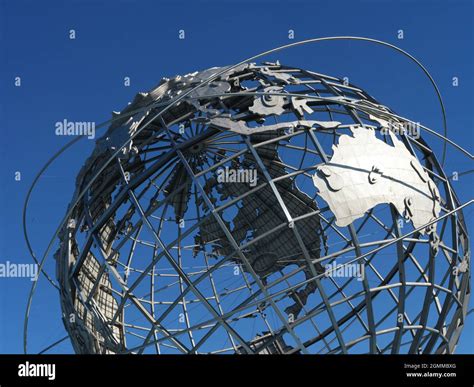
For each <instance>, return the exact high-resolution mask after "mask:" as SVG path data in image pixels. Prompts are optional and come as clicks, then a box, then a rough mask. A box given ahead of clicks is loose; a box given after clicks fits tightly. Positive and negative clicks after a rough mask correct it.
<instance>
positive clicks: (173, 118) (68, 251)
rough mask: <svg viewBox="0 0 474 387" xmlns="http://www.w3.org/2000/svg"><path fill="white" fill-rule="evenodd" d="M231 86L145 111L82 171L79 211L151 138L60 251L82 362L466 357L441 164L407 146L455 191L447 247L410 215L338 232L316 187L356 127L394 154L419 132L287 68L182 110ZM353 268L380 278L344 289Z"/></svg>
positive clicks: (456, 214)
mask: <svg viewBox="0 0 474 387" xmlns="http://www.w3.org/2000/svg"><path fill="white" fill-rule="evenodd" d="M220 70H222V69H219V68H213V69H209V70H206V71H203V72H200V73H194V74H188V75H186V76H183V77H181V76H178V77H175V78H173V79H163V81H162V83H161V84H160V85H159V86H158V87H156V88H154V89H152V90H151V91H150V92H149V93H141V94H139V95H137V97H136V98H135V100H134V101H133V102H132V103H131V104H130V105H129V106H128V107H127V108H126V109H124V110H123V111H122V112H121V113H117V115H116V116H115V119H114V123H113V124H112V125H111V126H110V128H109V130H108V131H107V133H106V134H105V135H104V136H103V137H102V138H101V139H100V140H99V141H98V142H97V146H96V149H95V151H94V153H93V154H92V156H91V157H90V158H89V159H88V160H87V162H86V163H85V165H84V167H83V168H82V170H81V172H80V174H79V176H78V178H77V183H76V193H75V195H74V197H73V203H74V201H75V198H76V197H78V195H79V192H81V191H82V190H83V189H84V187H87V184H88V182H90V181H91V180H92V179H93V177H94V176H95V175H96V174H97V171H100V169H101V167H102V166H103V165H105V162H106V160H107V159H108V158H109V157H110V155H111V154H112V153H113V152H114V151H116V150H117V149H120V148H122V145H123V144H124V143H125V142H126V139H127V138H128V139H129V138H130V136H131V135H133V134H134V133H135V132H137V131H140V133H139V134H138V135H137V136H136V137H134V139H133V141H130V142H129V143H128V144H127V145H126V146H125V147H123V149H122V152H121V153H120V154H119V156H118V157H116V159H115V162H114V163H113V164H110V165H108V166H107V167H106V168H105V169H104V170H103V171H102V172H100V174H99V176H98V177H97V179H96V180H95V181H94V183H93V184H92V185H90V187H89V188H88V189H87V191H86V195H84V196H83V197H82V199H81V200H80V201H79V202H78V204H77V205H76V206H75V207H74V209H73V211H72V216H71V217H70V219H69V222H68V224H67V227H65V228H64V229H63V230H62V232H61V234H60V241H61V244H60V248H59V250H58V251H57V253H56V255H55V257H56V260H57V277H58V281H59V284H60V288H61V305H62V308H63V320H64V323H65V327H66V329H67V331H68V333H69V336H70V338H71V341H72V344H73V346H74V349H75V351H76V352H77V353H403V352H405V353H433V352H436V353H452V352H453V351H454V349H455V346H456V343H457V341H458V338H459V334H460V332H461V330H462V327H463V321H464V318H465V316H466V313H467V305H468V301H469V295H470V284H469V279H470V270H469V240H468V236H467V231H466V227H465V224H464V219H463V215H462V212H461V211H460V210H458V206H459V202H458V200H457V198H456V195H455V193H454V192H453V190H452V187H451V185H450V182H449V180H448V178H447V177H446V175H445V173H444V171H443V169H442V167H441V165H440V163H439V162H438V160H437V159H436V157H435V155H434V153H433V152H432V151H431V150H430V148H429V146H428V145H427V144H426V143H425V142H424V140H423V139H422V138H413V137H411V136H410V135H408V134H407V133H401V134H400V135H399V138H400V139H401V140H402V141H403V143H404V144H405V146H406V147H407V149H409V151H410V152H411V153H412V154H413V155H414V156H416V157H417V158H418V160H419V161H420V163H422V165H423V168H424V170H425V171H426V172H427V173H428V174H429V176H430V178H431V179H433V181H434V182H435V183H436V185H437V186H438V189H439V190H440V196H441V203H442V206H441V210H442V214H441V216H440V217H439V219H438V220H437V222H436V223H434V227H435V228H436V231H434V232H432V233H431V234H429V235H428V236H427V235H425V234H424V233H423V231H424V228H423V229H414V228H413V227H412V226H411V224H410V223H406V222H404V221H403V217H402V216H401V214H399V213H397V211H396V209H395V208H394V206H393V205H384V206H377V207H375V208H373V209H371V210H370V211H368V213H367V214H366V216H365V217H364V218H363V219H360V220H358V221H355V222H354V223H353V224H351V225H350V226H348V227H345V228H341V227H337V226H336V225H335V217H334V215H333V214H332V213H331V211H330V210H329V207H328V206H327V204H326V203H325V202H324V201H323V200H322V199H321V198H320V197H319V195H318V192H317V190H316V189H315V187H314V185H313V184H312V173H315V172H316V170H317V168H318V167H320V166H321V165H324V164H325V163H328V162H329V160H330V157H331V147H332V146H333V145H334V144H337V141H338V139H339V138H340V136H341V135H342V134H344V133H346V134H347V133H349V130H350V128H351V127H353V126H354V125H361V126H364V127H370V128H373V129H374V130H375V132H376V134H377V136H378V138H380V139H381V140H383V141H385V142H387V143H390V138H389V136H387V135H386V134H383V133H382V131H381V127H380V123H379V121H378V120H377V118H379V119H380V118H383V119H386V120H391V121H393V122H399V123H402V122H403V121H404V120H403V118H402V117H399V116H397V115H396V114H394V113H393V112H392V111H391V110H390V109H388V108H387V107H385V106H383V105H380V104H379V103H378V102H377V101H376V100H375V99H373V98H372V97H370V96H369V95H368V94H367V93H366V92H364V91H363V90H361V89H360V88H358V87H356V86H354V85H350V84H347V83H345V82H344V81H343V80H341V79H338V78H334V77H331V76H326V75H322V74H318V73H314V72H311V71H306V70H302V69H298V68H292V67H286V66H282V65H280V64H279V63H264V64H262V65H255V64H248V65H241V66H239V67H237V68H235V69H233V70H231V71H229V72H227V73H225V74H224V75H222V76H220V77H219V78H217V79H216V80H214V81H212V82H210V83H209V84H208V85H205V86H203V87H202V88H200V89H198V90H196V91H195V92H193V93H191V94H190V95H189V96H187V97H186V98H184V99H183V100H182V101H180V102H179V103H177V104H174V105H173V106H169V105H170V103H171V102H170V101H172V100H173V99H174V98H175V97H176V96H178V95H180V94H181V93H183V92H185V91H187V90H190V89H191V88H193V87H195V86H196V85H198V84H199V83H201V82H202V81H203V80H205V79H207V78H208V77H210V76H212V75H213V74H216V73H217V72H218V71H220ZM165 107H167V108H168V109H167V110H166V112H165V113H163V114H161V113H160V112H161V111H162V110H163V109H164V108H165ZM130 115H131V118H129V116H130ZM121 117H123V118H121ZM310 120H311V121H310ZM316 120H318V121H316ZM335 120H337V121H338V123H339V124H338V125H332V126H331V125H329V124H328V123H329V122H335ZM237 123H238V124H239V125H236V124H237ZM262 128H263V129H262ZM225 167H228V168H233V169H242V168H245V169H246V170H252V171H255V173H256V176H257V177H258V179H257V181H258V183H257V184H256V185H255V186H254V187H249V185H248V184H244V183H225V182H224V183H222V182H218V181H217V180H216V171H217V170H218V169H219V168H225ZM428 226H429V225H428ZM336 260H337V262H338V264H342V265H349V264H351V263H354V262H357V263H361V264H363V266H364V270H365V273H366V275H365V277H364V279H363V280H361V281H357V280H356V279H355V278H337V277H333V276H326V275H325V273H324V268H323V265H326V264H330V263H332V262H334V261H336ZM454 268H460V270H458V274H457V275H454V274H453V271H454ZM420 299H421V300H423V301H422V302H421V303H420V301H419V300H420Z"/></svg>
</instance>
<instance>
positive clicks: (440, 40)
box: [0, 0, 474, 353]
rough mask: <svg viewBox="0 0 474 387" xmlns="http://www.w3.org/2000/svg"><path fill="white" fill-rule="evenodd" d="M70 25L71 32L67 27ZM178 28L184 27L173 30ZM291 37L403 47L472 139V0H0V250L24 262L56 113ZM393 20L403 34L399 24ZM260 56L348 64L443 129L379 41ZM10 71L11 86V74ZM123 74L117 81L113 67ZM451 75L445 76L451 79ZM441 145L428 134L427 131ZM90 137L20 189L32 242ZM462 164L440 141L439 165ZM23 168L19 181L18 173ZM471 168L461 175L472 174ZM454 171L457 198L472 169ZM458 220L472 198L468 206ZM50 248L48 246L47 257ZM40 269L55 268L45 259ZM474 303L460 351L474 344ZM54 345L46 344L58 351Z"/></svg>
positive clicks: (9, 296)
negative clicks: (400, 35)
mask: <svg viewBox="0 0 474 387" xmlns="http://www.w3.org/2000/svg"><path fill="white" fill-rule="evenodd" d="M71 29H74V30H75V31H76V39H75V40H70V39H69V36H68V33H69V30H71ZM180 29H183V30H185V33H186V39H184V40H179V39H178V30H180ZM289 29H293V30H294V31H295V40H302V39H307V38H312V37H322V36H334V35H356V36H365V37H371V38H376V39H380V40H384V41H387V42H390V43H393V44H396V45H399V46H400V47H401V48H403V49H405V50H407V51H408V52H410V53H412V54H413V55H414V56H416V57H417V58H418V59H419V60H421V61H422V62H423V63H424V64H425V65H426V67H427V68H428V69H429V71H430V72H431V74H432V75H433V77H434V78H435V80H436V81H437V82H438V85H439V88H440V90H441V93H442V95H443V98H444V101H445V104H446V108H447V114H448V126H449V132H448V133H449V137H450V138H451V139H452V140H454V141H456V142H459V143H460V144H462V145H463V146H464V147H465V148H467V149H469V150H471V151H472V148H473V134H472V133H473V127H474V125H473V124H474V119H473V110H472V107H473V106H474V105H473V97H472V90H473V89H474V88H473V86H474V83H473V71H472V69H473V54H472V52H473V43H474V37H473V2H472V1H471V0H467V1H317V2H316V1H300V2H298V1H291V2H290V1H242V0H241V1H238V2H237V1H235V2H229V1H205V2H198V1H189V2H180V1H173V2H171V1H169V2H162V1H140V2H139V1H112V0H102V1H67V2H65V1H44V2H39V1H25V0H0V115H1V116H0V118H1V121H0V122H1V125H0V130H1V137H0V158H1V163H2V164H1V165H2V168H1V171H0V177H1V184H0V199H1V200H0V216H1V218H0V219H1V220H0V262H5V261H7V260H10V261H12V262H21V263H26V262H30V257H29V255H28V252H27V249H26V245H25V242H24V239H23V233H22V222H21V214H22V206H23V201H24V198H25V194H26V191H27V189H28V187H29V185H30V184H31V182H32V179H33V178H34V176H35V174H36V173H37V171H38V169H39V168H40V167H41V166H42V165H43V164H44V163H45V162H46V161H47V159H48V158H49V157H50V156H51V155H52V154H53V153H54V152H55V151H56V150H57V149H59V148H60V147H61V146H62V145H64V144H65V143H66V142H67V141H68V140H69V139H70V138H67V137H58V136H55V134H54V123H55V122H57V121H61V120H62V119H64V118H67V119H68V120H77V121H95V122H98V123H100V122H103V121H105V120H107V119H109V118H110V113H111V111H112V110H121V109H122V108H123V107H124V106H125V105H126V104H127V102H128V101H130V100H131V99H132V98H133V96H134V95H135V94H136V93H137V92H139V91H145V90H148V89H150V88H151V87H152V86H154V85H155V84H157V83H158V82H159V80H160V79H161V78H162V77H163V76H174V75H176V74H183V73H189V72H192V71H195V70H200V69H205V68H208V67H213V66H222V65H227V64H233V63H236V62H238V61H240V60H242V59H243V58H246V57H249V56H251V55H254V54H256V53H259V52H261V51H264V50H267V49H269V48H273V47H276V46H279V45H282V44H286V43H289V42H290V41H289V40H288V30H289ZM400 29H403V30H404V39H403V40H398V39H397V31H398V30H400ZM269 59H280V61H281V62H282V63H287V64H291V65H295V66H300V67H305V68H308V69H311V70H314V71H317V72H321V73H326V74H331V75H334V76H337V77H344V76H348V77H349V79H350V81H351V82H353V83H355V84H356V85H359V86H361V87H363V88H364V89H365V90H367V91H368V92H369V93H370V94H371V95H373V96H374V97H375V98H376V99H378V100H379V101H380V102H381V103H383V104H385V105H387V106H390V107H391V108H393V109H394V110H395V111H396V112H398V113H399V114H401V115H403V116H405V117H409V118H412V119H413V120H415V121H420V122H422V123H423V124H425V125H426V126H428V127H431V128H433V129H435V130H438V131H441V117H442V116H441V112H440V107H439V105H438V103H437V100H436V96H435V94H434V92H433V90H432V87H431V85H430V84H429V82H428V80H427V79H426V78H425V77H424V75H423V74H422V73H421V71H420V70H419V69H418V68H417V67H416V66H414V65H413V63H410V62H409V61H408V60H407V59H406V58H403V57H401V56H400V55H399V54H396V53H394V52H392V51H390V50H389V49H387V48H383V47H379V46H373V45H371V44H369V43H362V42H324V43H319V44H314V45H311V46H305V47H303V48H296V49H291V50H288V51H286V52H284V53H281V54H279V55H277V56H273V57H271V58H269ZM17 76H19V77H21V81H22V85H21V87H15V85H14V78H15V77H17ZM127 76H128V77H130V78H131V85H130V86H129V87H125V86H124V84H123V79H124V77H127ZM453 76H457V77H458V78H459V87H452V84H451V82H452V77H453ZM426 139H427V140H428V142H430V143H433V147H434V149H435V150H439V142H438V141H435V140H434V139H433V138H432V137H426ZM92 146H93V143H92V142H90V141H82V142H81V144H80V145H79V146H76V147H75V148H74V149H71V150H70V151H69V152H68V153H67V154H66V155H64V156H63V157H61V159H60V160H58V162H56V163H55V164H54V165H53V166H52V168H51V169H50V170H49V171H48V172H47V173H46V176H45V177H44V178H43V179H42V181H41V182H40V184H39V185H38V187H37V190H36V191H35V193H34V196H33V198H32V201H31V207H30V216H29V222H30V223H29V224H30V226H29V227H30V230H31V240H32V244H33V247H34V248H35V250H36V251H37V252H38V254H39V253H43V252H44V250H45V248H46V246H47V243H48V241H49V239H50V238H51V235H52V234H53V232H54V230H55V228H56V226H57V224H58V222H59V221H60V219H61V217H62V216H63V214H64V212H65V210H66V205H67V203H68V202H69V200H70V198H71V196H72V192H73V189H74V178H75V176H76V174H77V172H78V171H79V168H80V167H81V165H82V162H83V161H84V160H85V157H86V156H87V155H89V153H90V152H91V149H92ZM468 169H472V164H470V162H469V161H468V159H467V158H465V157H462V156H460V155H459V154H457V153H456V152H453V151H452V149H450V151H449V153H448V161H447V164H446V170H447V172H448V173H451V172H452V171H465V170H468ZM16 171H20V172H21V174H22V179H21V181H20V182H17V181H15V179H14V173H15V172H16ZM471 176H472V175H471ZM471 176H466V177H464V178H461V179H460V180H459V181H458V182H456V183H455V188H456V189H457V193H458V195H459V197H460V199H461V201H462V202H465V201H466V200H468V199H470V198H472V189H473V185H472V182H471V181H472V180H471V179H472V177H471ZM467 213H468V214H470V215H471V216H468V222H469V224H468V226H469V227H470V231H471V234H472V233H473V231H474V228H473V227H472V226H473V222H472V220H471V218H472V214H473V210H472V208H470V209H468V210H467ZM50 258H51V257H50ZM46 269H47V271H48V272H49V273H51V274H52V275H54V261H53V260H52V259H49V261H48V264H47V265H46ZM30 285H31V282H30V281H29V280H28V279H1V280H0V353H16V352H21V351H22V329H23V317H24V311H25V306H26V302H27V295H28V291H29V287H30ZM59 317H60V311H59V305H58V297H57V294H56V293H55V291H54V290H52V289H51V288H50V287H48V285H47V283H46V281H44V279H42V280H41V282H40V284H39V286H38V291H37V295H36V299H35V303H34V306H33V309H32V315H31V318H32V320H31V326H30V349H31V351H33V352H34V351H39V350H40V349H42V348H43V347H45V346H46V345H48V344H50V343H51V342H53V341H55V340H57V339H59V338H61V337H62V336H63V335H64V329H63V327H62V323H61V320H60V318H59ZM473 319H474V314H471V316H470V319H469V320H468V322H467V324H466V327H465V329H464V332H463V335H462V337H461V344H460V345H459V348H458V352H459V353H473V352H474V324H473ZM70 350H71V349H70V346H69V344H67V343H65V344H62V345H61V346H59V347H58V348H57V349H56V352H60V353H61V352H69V351H70Z"/></svg>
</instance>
